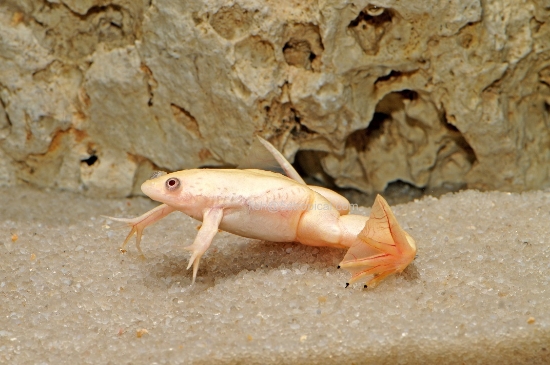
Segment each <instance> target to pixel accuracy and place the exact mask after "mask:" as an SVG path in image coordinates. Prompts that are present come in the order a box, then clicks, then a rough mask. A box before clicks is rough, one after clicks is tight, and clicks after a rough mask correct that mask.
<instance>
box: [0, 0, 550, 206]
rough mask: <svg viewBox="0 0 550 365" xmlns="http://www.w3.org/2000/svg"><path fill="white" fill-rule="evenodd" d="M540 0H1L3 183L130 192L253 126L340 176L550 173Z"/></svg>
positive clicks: (213, 158)
mask: <svg viewBox="0 0 550 365" xmlns="http://www.w3.org/2000/svg"><path fill="white" fill-rule="evenodd" d="M549 20H550V2H548V1H547V0H530V1H521V0H519V1H518V0H483V1H480V0H450V1H446V2H440V1H436V0H417V1H399V0H377V1H372V2H371V3H369V2H368V1H359V0H357V1H353V2H351V1H344V0H341V1H330V0H328V1H298V0H286V1H282V2H281V1H272V0H266V1H258V0H236V1H221V0H212V1H198V0H197V1H192V0H191V1H170V0H155V1H152V0H151V1H141V2H140V1H135V0H78V1H77V0H49V1H40V0H34V1H31V0H4V1H3V2H2V3H1V4H0V185H13V184H17V183H21V182H23V181H25V182H29V183H31V184H34V185H37V186H41V187H56V188H61V189H68V190H73V191H83V192H86V193H87V194H90V195H102V196H127V195H130V194H135V193H139V185H140V184H141V182H142V181H143V180H145V179H146V178H147V177H148V175H149V174H150V172H151V171H152V170H154V169H164V170H179V169H185V168H191V167H197V166H235V165H237V164H238V163H239V162H240V161H242V159H243V157H244V156H245V155H246V154H247V150H248V146H249V145H250V143H251V142H252V140H253V136H254V134H256V133H259V134H261V135H262V136H264V137H266V138H268V139H269V140H271V141H272V142H273V143H274V144H275V145H276V146H277V147H278V148H280V149H281V150H283V151H284V154H285V155H286V156H287V157H288V158H289V159H291V160H293V159H294V158H295V157H296V162H297V163H298V165H300V167H301V169H302V170H303V171H304V172H305V173H307V174H309V175H311V176H314V177H317V178H319V179H322V180H325V181H329V182H335V183H336V184H337V185H339V186H341V187H354V188H358V189H360V190H363V191H366V192H374V191H382V190H384V189H385V188H386V187H387V185H388V184H390V183H392V182H394V181H403V182H406V183H409V184H412V185H415V186H417V187H440V186H451V187H456V186H469V187H474V188H481V189H505V190H508V189H509V190H525V189H532V188H540V187H544V186H548V185H550V180H549V178H548V175H549V169H550V133H549V127H550V22H549Z"/></svg>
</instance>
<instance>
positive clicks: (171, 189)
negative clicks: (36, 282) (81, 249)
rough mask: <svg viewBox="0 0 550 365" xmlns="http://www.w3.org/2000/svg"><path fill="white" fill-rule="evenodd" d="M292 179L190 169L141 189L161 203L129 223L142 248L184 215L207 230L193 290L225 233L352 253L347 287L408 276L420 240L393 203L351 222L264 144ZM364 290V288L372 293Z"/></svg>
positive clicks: (196, 253) (196, 257)
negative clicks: (171, 218)
mask: <svg viewBox="0 0 550 365" xmlns="http://www.w3.org/2000/svg"><path fill="white" fill-rule="evenodd" d="M258 140H259V141H260V142H261V143H262V144H263V145H264V147H265V148H266V150H267V151H269V153H270V154H271V155H272V156H273V157H274V158H275V160H276V161H277V163H278V164H279V165H280V166H281V167H282V169H283V171H284V172H285V173H286V175H287V176H285V175H282V174H279V173H275V172H271V171H265V170H259V169H190V170H183V171H177V172H173V173H170V174H166V173H162V172H160V173H155V174H154V175H153V176H152V177H151V179H149V180H147V181H145V182H144V183H143V184H142V185H141V190H142V191H143V193H144V194H146V195H147V196H148V197H150V198H151V199H153V200H156V201H159V202H161V203H163V204H162V205H160V206H158V207H156V208H154V209H152V210H150V211H149V212H147V213H145V214H143V215H141V216H139V217H137V218H133V219H126V218H112V217H108V218H110V219H113V220H116V221H120V222H124V223H127V224H128V225H130V227H131V228H132V230H131V231H130V233H129V234H128V236H127V237H126V240H125V241H124V243H123V244H122V249H123V248H124V247H125V246H126V244H127V243H128V241H129V240H130V238H131V237H132V236H133V234H134V233H136V236H137V237H136V246H137V249H138V251H139V252H140V254H141V248H140V241H141V235H142V232H143V230H144V229H145V227H147V226H149V225H151V224H153V223H155V222H157V221H158V220H160V219H162V218H164V217H165V216H167V215H168V214H170V213H172V212H174V211H176V210H178V211H181V212H183V213H185V214H187V215H189V216H190V217H192V218H194V219H196V220H199V221H201V222H202V225H201V227H200V228H199V232H198V234H197V236H196V238H195V241H194V243H193V244H192V245H191V246H188V247H185V249H186V250H189V251H191V259H190V260H189V265H188V266H187V268H188V269H189V268H190V267H191V266H193V283H194V282H195V278H196V276H197V271H198V269H199V263H200V259H201V257H202V255H203V254H204V253H205V252H206V250H207V249H208V247H210V244H211V243H212V239H213V238H214V236H215V235H216V233H217V232H218V229H222V230H224V231H226V232H230V233H233V234H236V235H239V236H242V237H248V238H253V239H260V240H265V241H272V242H299V243H302V244H304V245H309V246H327V247H338V248H347V249H348V251H347V253H346V255H345V257H344V259H343V260H342V262H341V263H340V265H339V267H341V268H343V269H346V270H348V271H350V272H351V274H352V277H351V279H350V280H349V283H346V287H347V286H348V285H349V284H352V283H354V282H357V281H359V280H361V279H363V278H364V277H367V276H372V277H371V279H370V280H369V281H368V282H367V285H368V286H376V285H377V284H378V283H379V282H380V281H381V280H383V279H384V278H385V277H387V276H388V275H391V274H394V273H398V272H401V271H403V270H404V269H405V268H406V267H407V265H409V263H410V262H411V261H412V260H413V259H414V257H415V255H416V245H415V242H414V240H413V239H412V237H411V236H409V234H408V233H407V232H405V231H404V230H403V229H402V228H401V227H400V226H399V224H398V223H397V220H396V218H395V216H394V215H393V213H392V211H391V209H390V207H389V205H388V203H387V202H386V201H385V200H384V198H382V197H381V196H380V195H378V196H377V197H376V200H375V201H374V205H373V207H372V210H371V214H370V217H365V216H361V215H353V214H349V202H348V200H347V199H346V198H345V197H343V196H341V195H340V194H338V193H336V192H334V191H332V190H330V189H327V188H322V187H318V186H311V185H306V184H305V182H304V181H303V179H302V178H301V177H300V176H299V175H298V173H297V172H296V171H295V170H294V168H293V167H292V165H291V164H290V163H289V162H288V161H286V159H285V158H284V157H283V155H282V154H281V153H280V152H279V151H277V150H276V149H275V147H273V145H271V144H270V143H269V142H267V141H265V140H263V139H261V138H259V137H258ZM367 285H365V287H367Z"/></svg>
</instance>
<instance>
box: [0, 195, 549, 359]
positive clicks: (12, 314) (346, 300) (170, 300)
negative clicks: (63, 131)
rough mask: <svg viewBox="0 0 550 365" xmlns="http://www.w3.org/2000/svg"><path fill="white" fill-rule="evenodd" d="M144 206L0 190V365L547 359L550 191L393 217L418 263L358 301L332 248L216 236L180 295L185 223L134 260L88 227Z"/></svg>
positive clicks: (453, 200) (162, 227)
mask: <svg viewBox="0 0 550 365" xmlns="http://www.w3.org/2000/svg"><path fill="white" fill-rule="evenodd" d="M155 205H157V203H152V202H150V201H148V200H147V199H142V198H137V199H126V200H103V199H89V198H84V197H81V196H78V195H73V194H68V193H58V192H43V191H35V190H30V189H26V188H21V187H17V188H9V189H4V190H0V206H1V209H0V295H1V301H0V314H1V317H0V363H3V364H8V363H10V364H61V363H72V364H76V363H79V364H85V363H102V364H106V363H112V364H128V363H136V364H145V363H148V364H152V363H158V364H165V363H172V364H174V363H185V364H189V363H197V364H199V363H204V364H206V363H212V362H214V360H218V362H223V363H246V364H275V363H287V364H292V363H295V364H314V363H315V364H331V363H332V364H344V363H355V364H361V363H368V362H373V363H376V364H401V363H403V364H415V363H433V362H436V361H437V362H440V363H463V362H464V363H467V364H475V363H489V362H490V363H499V364H505V363H509V364H513V363H530V364H537V363H550V289H549V284H550V192H541V191H538V192H529V193H524V194H507V193H496V192H493V193H479V192H475V191H465V192H461V193H457V194H454V195H446V196H443V197H442V198H440V199H434V198H429V197H428V198H424V199H422V200H420V201H415V202H412V203H408V204H405V205H397V206H395V207H394V212H395V215H396V216H397V218H398V220H399V221H400V223H401V224H402V225H403V226H404V228H405V229H407V230H408V231H409V232H410V234H411V235H412V236H413V237H414V238H415V239H416V242H417V245H418V258H417V259H416V260H415V261H414V262H413V264H411V265H410V266H409V268H408V269H407V270H406V271H405V272H404V273H403V274H401V275H398V276H395V277H391V278H389V279H387V280H385V281H384V282H383V283H382V284H381V285H380V286H379V287H377V288H374V289H367V290H363V289H362V285H361V284H357V285H355V286H353V287H350V288H348V289H344V284H345V282H346V281H347V278H348V274H347V273H346V272H345V271H341V270H337V269H336V265H337V264H338V262H339V261H340V260H341V259H342V257H343V256H344V253H345V252H344V250H337V249H319V248H314V247H307V246H302V245H298V244H280V243H279V244H278V243H265V242H261V241H255V240H250V239H246V238H240V237H237V236H233V235H230V234H228V233H221V234H219V235H218V236H217V237H216V239H215V241H214V244H213V247H212V248H211V249H210V250H209V251H208V252H207V253H206V255H205V257H204V258H203V260H202V263H201V269H200V270H199V277H198V281H197V284H196V285H195V286H194V287H191V286H190V285H189V284H190V282H191V273H190V272H189V271H186V270H185V267H186V265H187V261H188V258H189V253H188V252H187V251H184V250H183V249H182V248H183V247H184V246H185V245H189V244H191V243H192V241H193V239H194V236H195V234H196V230H195V227H196V226H197V222H195V221H193V220H192V219H191V218H188V217H185V216H184V215H183V214H180V213H175V214H172V215H171V216H169V217H167V218H166V219H165V220H163V221H161V222H160V223H158V224H157V225H155V226H154V227H151V228H148V229H147V230H146V231H145V233H146V235H145V236H144V239H143V242H142V248H143V251H144V253H145V255H146V256H147V258H146V260H145V261H143V260H140V259H139V257H138V255H137V253H136V249H135V245H134V244H133V241H132V244H131V245H130V247H129V248H128V253H126V254H125V255H123V254H121V253H120V252H119V250H118V248H119V245H120V244H121V243H122V241H123V239H124V237H125V236H126V234H127V232H128V230H127V229H125V228H124V229H122V230H114V229H113V227H112V225H111V227H110V228H109V227H107V225H106V223H107V220H106V219H104V218H101V217H100V214H107V215H113V216H119V217H132V216H136V215H139V214H141V213H143V212H145V211H146V210H148V209H150V208H152V207H154V206H155ZM361 211H362V213H363V214H368V209H362V210H361ZM117 224H118V223H117ZM117 224H115V225H117ZM12 234H16V235H17V236H18V239H17V240H16V241H15V242H12ZM14 238H15V237H14ZM530 322H532V323H530ZM142 329H145V330H146V331H147V332H148V333H144V334H143V335H142V336H141V337H138V335H137V331H139V330H142Z"/></svg>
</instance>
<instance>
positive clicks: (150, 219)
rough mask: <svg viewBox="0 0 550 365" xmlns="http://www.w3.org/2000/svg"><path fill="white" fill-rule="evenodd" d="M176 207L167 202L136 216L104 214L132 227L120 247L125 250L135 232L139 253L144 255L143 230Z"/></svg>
mask: <svg viewBox="0 0 550 365" xmlns="http://www.w3.org/2000/svg"><path fill="white" fill-rule="evenodd" d="M174 210H175V209H174V208H172V207H171V206H168V205H166V204H162V205H159V206H158V207H156V208H154V209H151V210H150V211H148V212H147V213H144V214H142V215H140V216H139V217H136V218H114V217H108V216H103V217H105V218H109V219H112V220H114V221H116V222H122V223H126V224H127V225H129V226H130V227H131V228H132V229H131V230H130V233H128V236H126V239H125V240H124V243H123V244H122V246H121V247H120V250H121V251H123V252H124V247H126V245H127V244H128V242H129V241H130V239H131V238H132V236H133V235H134V233H135V234H136V248H137V250H138V252H139V254H140V255H141V256H142V257H143V256H144V255H143V252H142V251H141V246H140V243H141V235H142V234H143V230H144V229H145V227H148V226H150V225H152V224H154V223H156V222H157V221H159V220H161V219H162V218H164V217H166V216H167V215H168V214H170V213H172V212H173V211H174Z"/></svg>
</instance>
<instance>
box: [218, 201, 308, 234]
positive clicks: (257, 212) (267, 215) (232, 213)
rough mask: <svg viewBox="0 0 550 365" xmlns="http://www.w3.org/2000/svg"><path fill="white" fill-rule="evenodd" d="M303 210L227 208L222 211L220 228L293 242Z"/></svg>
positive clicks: (235, 232) (231, 231)
mask: <svg viewBox="0 0 550 365" xmlns="http://www.w3.org/2000/svg"><path fill="white" fill-rule="evenodd" d="M303 212H304V210H302V209H288V210H284V209H278V210H273V209H271V210H270V209H251V208H250V207H248V208H245V207H243V208H239V209H228V210H225V211H224V216H223V219H222V221H221V223H220V229H222V230H224V231H226V232H230V233H234V234H237V235H239V236H243V237H248V238H255V239H260V240H266V241H273V242H293V241H295V240H296V231H297V228H298V224H299V222H300V217H301V216H302V214H303Z"/></svg>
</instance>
